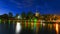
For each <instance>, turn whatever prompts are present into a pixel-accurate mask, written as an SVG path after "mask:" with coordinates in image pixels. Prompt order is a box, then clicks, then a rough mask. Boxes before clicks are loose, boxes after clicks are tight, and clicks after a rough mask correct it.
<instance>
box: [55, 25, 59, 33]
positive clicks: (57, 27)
mask: <svg viewBox="0 0 60 34" xmlns="http://www.w3.org/2000/svg"><path fill="white" fill-rule="evenodd" d="M58 31H59V30H58V24H56V32H57V34H58V33H59V32H58Z"/></svg>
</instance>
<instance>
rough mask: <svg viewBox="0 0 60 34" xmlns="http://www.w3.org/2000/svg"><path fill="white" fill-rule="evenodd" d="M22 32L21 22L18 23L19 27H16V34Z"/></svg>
mask: <svg viewBox="0 0 60 34" xmlns="http://www.w3.org/2000/svg"><path fill="white" fill-rule="evenodd" d="M20 31H21V24H20V23H19V22H17V25H16V34H19V32H20Z"/></svg>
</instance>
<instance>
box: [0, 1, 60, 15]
mask: <svg viewBox="0 0 60 34" xmlns="http://www.w3.org/2000/svg"><path fill="white" fill-rule="evenodd" d="M36 10H38V11H40V13H41V14H59V13H60V0H0V15H1V14H4V13H9V12H12V13H13V14H14V15H15V14H16V13H19V14H21V12H22V11H25V12H28V11H33V12H36Z"/></svg>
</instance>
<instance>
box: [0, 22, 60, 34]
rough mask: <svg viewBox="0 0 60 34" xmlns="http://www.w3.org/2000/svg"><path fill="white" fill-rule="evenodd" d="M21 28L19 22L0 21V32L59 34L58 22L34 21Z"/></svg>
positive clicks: (3, 33) (9, 33)
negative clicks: (28, 25)
mask: <svg viewBox="0 0 60 34" xmlns="http://www.w3.org/2000/svg"><path fill="white" fill-rule="evenodd" d="M30 26H31V27H30V28H28V27H27V26H25V29H24V28H22V29H21V27H22V26H21V23H20V22H18V23H10V24H9V23H0V34H20V32H21V34H60V33H59V32H60V24H57V23H55V24H46V23H36V24H35V26H34V23H33V22H32V23H31V25H30Z"/></svg>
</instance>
